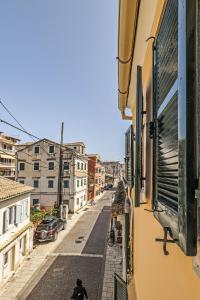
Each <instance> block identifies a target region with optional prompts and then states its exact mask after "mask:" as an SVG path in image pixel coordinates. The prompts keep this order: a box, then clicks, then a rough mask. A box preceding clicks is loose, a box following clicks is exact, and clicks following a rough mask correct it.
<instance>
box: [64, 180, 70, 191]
mask: <svg viewBox="0 0 200 300" xmlns="http://www.w3.org/2000/svg"><path fill="white" fill-rule="evenodd" d="M64 188H65V189H68V188H69V180H64Z"/></svg>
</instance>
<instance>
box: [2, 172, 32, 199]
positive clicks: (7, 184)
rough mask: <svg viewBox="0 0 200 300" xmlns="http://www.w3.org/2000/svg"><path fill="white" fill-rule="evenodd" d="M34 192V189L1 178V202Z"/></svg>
mask: <svg viewBox="0 0 200 300" xmlns="http://www.w3.org/2000/svg"><path fill="white" fill-rule="evenodd" d="M32 190H33V188H32V187H30V186H27V185H24V184H21V183H19V182H16V181H13V180H10V179H7V178H5V177H2V176H0V202H2V201H4V200H7V199H10V198H14V197H17V196H20V195H23V194H26V193H29V192H31V191H32Z"/></svg>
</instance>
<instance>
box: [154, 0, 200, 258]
mask: <svg viewBox="0 0 200 300" xmlns="http://www.w3.org/2000/svg"><path fill="white" fill-rule="evenodd" d="M155 45H156V57H155V55H154V59H155V60H154V88H153V90H154V99H153V101H154V103H153V107H154V121H155V128H156V134H155V138H154V147H153V150H154V151H153V153H154V166H153V170H154V173H153V176H154V178H155V180H153V183H154V187H153V197H154V199H153V203H154V209H155V212H154V215H155V217H156V218H157V220H158V221H159V222H160V223H161V224H162V226H163V227H168V228H170V229H171V232H172V236H173V238H174V239H176V240H177V243H178V244H179V246H180V247H181V248H182V250H183V251H184V252H185V254H186V255H195V253H196V204H195V198H194V197H195V196H194V191H195V63H194V62H195V46H196V45H195V3H194V2H190V1H189V0H184V1H182V4H181V5H180V3H179V1H178V0H168V2H167V4H166V8H165V12H164V14H163V19H162V22H161V25H160V28H159V32H158V34H157V37H156V43H155ZM154 54H155V52H154ZM160 211H161V212H160Z"/></svg>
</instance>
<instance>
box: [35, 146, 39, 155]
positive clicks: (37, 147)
mask: <svg viewBox="0 0 200 300" xmlns="http://www.w3.org/2000/svg"><path fill="white" fill-rule="evenodd" d="M36 149H39V151H38V152H36V151H35V150H36ZM34 154H35V155H38V154H40V146H39V145H37V146H34Z"/></svg>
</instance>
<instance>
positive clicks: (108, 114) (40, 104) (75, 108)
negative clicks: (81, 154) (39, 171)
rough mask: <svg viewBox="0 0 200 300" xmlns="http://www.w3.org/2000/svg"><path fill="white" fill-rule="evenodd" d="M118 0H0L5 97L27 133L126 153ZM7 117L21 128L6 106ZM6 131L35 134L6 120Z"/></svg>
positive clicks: (0, 82)
mask: <svg viewBox="0 0 200 300" xmlns="http://www.w3.org/2000/svg"><path fill="white" fill-rule="evenodd" d="M117 35H118V1H116V0H14V1H13V0H6V1H3V0H0V98H1V99H2V102H3V103H4V104H5V105H6V107H7V108H8V109H9V110H10V111H11V112H12V114H13V115H14V116H15V118H16V119H17V120H18V121H19V122H21V123H22V125H23V126H24V127H25V128H26V130H27V131H29V132H31V133H32V134H34V135H36V136H38V137H41V138H44V137H45V138H49V139H51V140H54V141H59V140H60V127H61V122H62V121H63V122H64V142H75V141H83V142H85V144H86V151H87V153H98V154H100V155H101V157H102V160H120V161H123V157H124V133H125V131H126V129H127V128H128V126H129V125H130V123H129V122H128V121H122V120H121V117H120V112H119V111H118V108H117V102H118V93H117V90H118V77H117V61H116V57H117V50H118V46H117V43H118V36H117ZM0 118H1V119H3V120H6V121H8V122H10V123H13V124H15V125H16V123H15V121H14V120H13V119H12V118H11V117H10V116H9V115H8V114H7V113H6V111H5V110H4V109H3V107H2V106H0ZM0 131H3V132H5V133H7V134H11V135H13V136H18V137H19V138H21V139H22V141H30V140H31V139H30V137H29V136H27V135H25V134H23V133H21V132H19V131H17V130H15V129H13V128H11V127H9V126H7V125H3V123H0Z"/></svg>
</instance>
